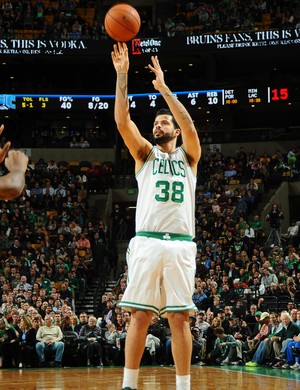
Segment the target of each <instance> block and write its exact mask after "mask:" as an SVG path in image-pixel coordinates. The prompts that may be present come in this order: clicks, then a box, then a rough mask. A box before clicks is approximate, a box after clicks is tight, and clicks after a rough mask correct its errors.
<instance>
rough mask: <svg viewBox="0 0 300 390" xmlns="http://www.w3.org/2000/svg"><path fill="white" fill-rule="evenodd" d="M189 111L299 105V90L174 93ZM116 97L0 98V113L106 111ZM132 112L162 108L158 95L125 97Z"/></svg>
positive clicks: (222, 90)
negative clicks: (284, 104) (263, 105)
mask: <svg viewBox="0 0 300 390" xmlns="http://www.w3.org/2000/svg"><path fill="white" fill-rule="evenodd" d="M174 95H175V96H177V97H178V99H179V100H180V101H181V102H182V103H183V104H184V105H185V106H186V108H187V109H188V108H189V107H192V108H193V107H194V108H198V107H210V106H235V105H262V104H271V105H275V104H278V103H282V102H286V103H293V102H298V101H300V88H299V87H295V86H294V87H286V86H283V87H271V86H270V87H258V88H256V87H250V88H239V89H229V88H228V89H214V90H198V91H197V90H196V91H182V92H174ZM114 100H115V95H69V94H65V95H44V94H40V95H37V94H14V95H11V94H2V95H1V94H0V110H17V111H33V110H38V111H86V112H91V111H98V112H99V111H108V110H112V109H113V107H114ZM128 100H129V106H130V109H131V110H139V109H159V108H161V107H163V106H165V102H164V99H163V97H162V96H161V94H160V93H155V92H154V93H137V94H129V95H128Z"/></svg>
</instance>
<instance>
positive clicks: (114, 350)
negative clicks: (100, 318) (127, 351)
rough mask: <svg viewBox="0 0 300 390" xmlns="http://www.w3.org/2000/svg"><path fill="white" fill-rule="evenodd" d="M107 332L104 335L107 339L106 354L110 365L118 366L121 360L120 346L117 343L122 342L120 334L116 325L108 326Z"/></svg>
mask: <svg viewBox="0 0 300 390" xmlns="http://www.w3.org/2000/svg"><path fill="white" fill-rule="evenodd" d="M106 328H107V331H106V332H105V334H104V338H105V346H104V347H105V353H106V359H107V361H108V364H113V365H118V363H119V358H120V349H119V348H120V346H118V345H117V343H118V342H119V341H120V333H119V332H118V331H117V329H116V326H115V324H113V323H110V324H107V325H106Z"/></svg>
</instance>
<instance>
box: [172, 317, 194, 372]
mask: <svg viewBox="0 0 300 390" xmlns="http://www.w3.org/2000/svg"><path fill="white" fill-rule="evenodd" d="M168 321H169V325H170V329H171V335H172V354H173V358H174V363H175V368H176V374H177V375H189V374H190V366H191V357H192V335H191V330H190V324H189V313H188V312H187V311H186V312H179V313H168Z"/></svg>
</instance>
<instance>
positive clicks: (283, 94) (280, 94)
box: [271, 88, 289, 102]
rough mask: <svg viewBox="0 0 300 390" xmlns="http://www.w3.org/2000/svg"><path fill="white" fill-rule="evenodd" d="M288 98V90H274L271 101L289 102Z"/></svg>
mask: <svg viewBox="0 0 300 390" xmlns="http://www.w3.org/2000/svg"><path fill="white" fill-rule="evenodd" d="M288 98H289V90H288V88H274V89H272V90H271V100H272V101H273V102H276V101H283V100H287V99H288Z"/></svg>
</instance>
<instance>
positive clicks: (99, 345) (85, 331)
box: [79, 316, 104, 367]
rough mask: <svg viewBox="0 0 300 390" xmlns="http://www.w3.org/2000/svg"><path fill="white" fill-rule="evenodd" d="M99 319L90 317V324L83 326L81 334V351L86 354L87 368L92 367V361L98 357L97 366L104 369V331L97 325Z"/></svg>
mask: <svg viewBox="0 0 300 390" xmlns="http://www.w3.org/2000/svg"><path fill="white" fill-rule="evenodd" d="M96 322H97V319H96V317H94V316H90V317H89V319H88V323H87V324H86V325H83V326H82V328H81V329H80V332H79V339H80V341H81V350H82V351H84V352H86V356H87V366H88V367H89V366H91V365H92V359H93V358H94V356H96V359H97V366H99V367H103V341H104V340H103V337H102V331H101V328H100V327H99V326H97V325H96Z"/></svg>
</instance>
